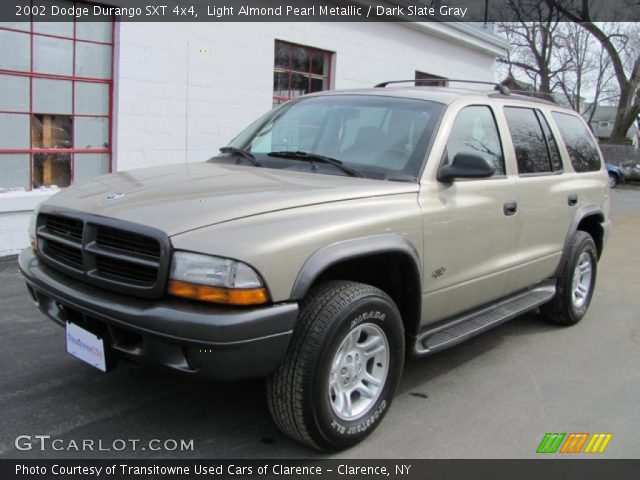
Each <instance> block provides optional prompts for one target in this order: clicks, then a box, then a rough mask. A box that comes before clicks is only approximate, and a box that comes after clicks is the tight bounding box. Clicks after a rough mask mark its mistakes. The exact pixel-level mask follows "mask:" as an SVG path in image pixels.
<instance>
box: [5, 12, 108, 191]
mask: <svg viewBox="0 0 640 480" xmlns="http://www.w3.org/2000/svg"><path fill="white" fill-rule="evenodd" d="M45 3H47V4H51V3H52V4H60V5H63V4H64V5H65V6H68V5H67V4H66V3H64V2H62V1H61V0H51V1H47V2H45ZM112 50H113V23H112V18H111V17H105V18H103V19H102V21H96V22H93V21H92V22H35V21H34V22H18V23H16V22H13V23H0V189H24V190H28V189H31V188H38V187H47V186H53V185H55V186H58V187H66V186H68V185H70V184H71V183H73V182H74V181H79V180H84V179H87V178H90V177H92V176H95V175H99V174H102V173H108V172H109V171H110V169H111V145H110V138H109V137H110V135H109V132H110V123H111V111H110V106H111V90H112V88H111V87H112V72H111V65H112V59H113V52H112Z"/></svg>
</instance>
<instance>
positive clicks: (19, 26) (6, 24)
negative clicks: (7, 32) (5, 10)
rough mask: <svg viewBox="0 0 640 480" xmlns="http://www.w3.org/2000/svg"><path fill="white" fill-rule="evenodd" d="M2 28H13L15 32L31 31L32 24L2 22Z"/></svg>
mask: <svg viewBox="0 0 640 480" xmlns="http://www.w3.org/2000/svg"><path fill="white" fill-rule="evenodd" d="M0 27H6V28H13V29H14V30H24V31H25V32H29V31H31V22H0Z"/></svg>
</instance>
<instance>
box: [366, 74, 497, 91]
mask: <svg viewBox="0 0 640 480" xmlns="http://www.w3.org/2000/svg"><path fill="white" fill-rule="evenodd" d="M442 82H456V83H478V84H481V85H493V87H494V89H495V90H497V91H498V92H500V93H501V94H502V95H509V93H510V92H509V88H507V87H506V86H505V85H502V84H500V83H496V82H483V81H481V80H458V79H453V78H414V79H413V80H389V81H388V82H382V83H379V84H377V85H376V86H375V88H384V87H386V86H387V85H391V84H394V83H416V84H418V83H442Z"/></svg>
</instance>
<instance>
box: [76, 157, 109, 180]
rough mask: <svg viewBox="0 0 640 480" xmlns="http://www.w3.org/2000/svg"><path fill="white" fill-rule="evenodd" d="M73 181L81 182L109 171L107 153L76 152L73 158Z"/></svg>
mask: <svg viewBox="0 0 640 480" xmlns="http://www.w3.org/2000/svg"><path fill="white" fill-rule="evenodd" d="M73 171H74V175H73V176H74V181H76V182H81V181H82V180H88V179H90V178H93V177H97V176H98V175H104V174H105V173H109V155H106V154H99V153H84V154H80V153H77V154H75V156H74V159H73Z"/></svg>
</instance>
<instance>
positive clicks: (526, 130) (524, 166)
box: [504, 107, 552, 174]
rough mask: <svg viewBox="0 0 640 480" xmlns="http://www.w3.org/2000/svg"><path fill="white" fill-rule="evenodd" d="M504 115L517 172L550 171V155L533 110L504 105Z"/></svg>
mask: <svg viewBox="0 0 640 480" xmlns="http://www.w3.org/2000/svg"><path fill="white" fill-rule="evenodd" d="M504 115H505V117H506V118H507V124H508V125H509V131H510V132H511V139H512V140H513V146H514V148H515V153H516V160H517V162H518V173H519V174H528V173H529V174H531V173H534V174H535V173H547V172H551V171H552V168H551V155H550V153H549V149H548V147H547V140H546V139H545V135H544V132H543V131H542V127H541V125H540V122H539V120H538V116H537V115H536V112H535V110H534V109H532V108H521V107H505V109H504Z"/></svg>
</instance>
